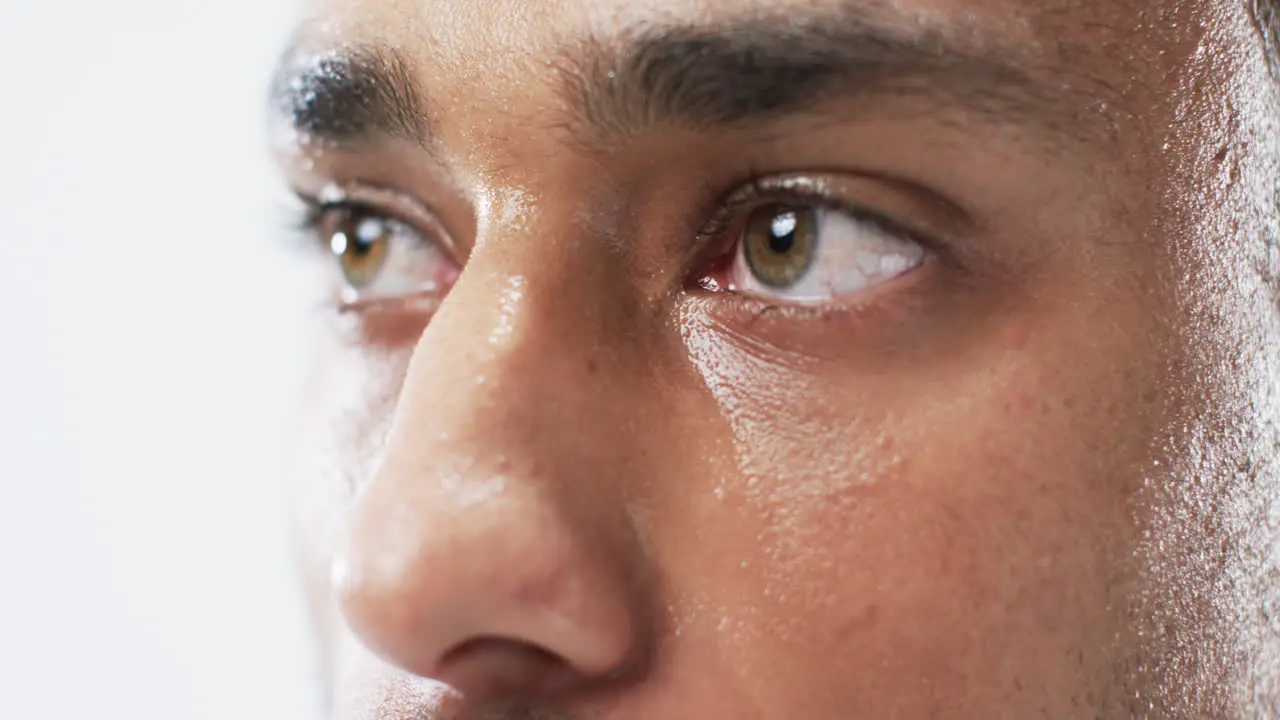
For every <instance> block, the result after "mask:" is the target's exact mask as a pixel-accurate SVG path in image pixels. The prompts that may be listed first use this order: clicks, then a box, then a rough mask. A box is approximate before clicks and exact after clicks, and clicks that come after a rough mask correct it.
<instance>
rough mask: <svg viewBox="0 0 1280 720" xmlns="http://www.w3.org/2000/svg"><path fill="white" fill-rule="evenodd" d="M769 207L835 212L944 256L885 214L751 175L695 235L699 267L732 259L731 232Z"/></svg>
mask: <svg viewBox="0 0 1280 720" xmlns="http://www.w3.org/2000/svg"><path fill="white" fill-rule="evenodd" d="M770 204H779V205H799V206H809V207H815V208H823V209H828V210H836V211H838V212H843V213H846V214H848V215H850V216H851V217H854V218H857V219H858V220H860V221H862V222H866V223H870V224H872V225H875V226H877V227H879V228H880V229H882V230H884V231H885V232H887V233H889V234H892V235H895V236H898V237H901V238H904V239H906V240H910V241H912V242H915V243H917V244H919V245H920V246H922V247H923V248H924V249H925V250H927V251H929V252H930V253H931V254H937V255H945V254H946V251H945V245H944V244H943V243H942V242H941V241H940V240H938V239H937V238H935V237H933V236H931V235H928V234H926V233H923V232H921V231H919V230H917V229H915V228H911V227H908V226H906V225H904V224H903V223H901V222H898V221H896V220H893V219H892V218H890V217H888V216H887V215H885V214H884V213H880V212H877V211H875V210H871V209H869V208H867V207H866V206H863V205H858V204H856V203H851V202H848V201H845V200H842V199H841V198H839V197H834V196H832V195H830V194H827V193H823V192H819V191H816V190H811V189H809V188H806V187H801V186H800V183H799V182H798V181H797V179H796V178H794V177H789V178H788V177H784V178H782V179H778V178H776V177H775V178H770V177H765V176H761V175H757V174H755V173H752V174H751V176H750V179H749V180H748V181H747V182H746V183H744V184H743V185H740V186H738V188H737V189H736V190H734V191H733V192H732V193H731V194H730V195H729V196H728V197H727V198H726V199H724V200H721V201H720V202H719V203H718V204H717V206H716V209H715V211H714V212H713V213H712V215H711V217H710V218H709V219H708V220H707V221H706V223H704V225H703V226H702V228H701V230H699V231H698V234H697V239H696V247H698V248H699V249H701V253H702V254H703V257H702V258H701V260H702V262H701V265H706V264H708V262H710V264H716V263H718V262H721V261H727V260H729V259H731V258H732V253H733V252H734V250H735V245H734V244H732V243H736V242H737V241H738V238H737V237H736V235H737V233H734V236H732V237H729V234H730V231H733V230H735V229H736V225H737V223H738V221H739V220H741V219H743V218H745V217H746V216H747V215H748V214H750V213H751V212H752V211H754V210H756V209H758V208H760V207H762V206H765V205H770ZM706 253H710V254H711V256H710V258H708V257H706Z"/></svg>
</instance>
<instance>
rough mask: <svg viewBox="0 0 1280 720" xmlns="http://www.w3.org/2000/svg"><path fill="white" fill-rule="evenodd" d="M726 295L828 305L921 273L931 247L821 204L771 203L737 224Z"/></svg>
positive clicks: (726, 282) (726, 283)
mask: <svg viewBox="0 0 1280 720" xmlns="http://www.w3.org/2000/svg"><path fill="white" fill-rule="evenodd" d="M738 227H740V229H739V230H738V231H737V235H738V237H737V238H736V245H735V247H734V249H733V256H732V260H731V262H730V264H729V267H728V271H727V277H726V278H725V279H724V280H725V283H724V284H725V285H726V289H728V290H731V291H737V292H742V293H744V294H749V295H754V296H758V297H762V298H767V299H773V300H782V301H787V302H794V303H819V302H826V301H829V300H832V299H835V298H838V297H840V296H844V295H850V294H853V293H857V292H860V291H863V290H866V289H868V288H871V287H874V286H876V285H878V284H880V283H883V282H887V281H889V280H892V279H893V278H895V277H898V276H899V275H903V274H904V273H906V272H909V271H910V270H913V269H915V268H916V267H918V266H919V265H920V264H921V263H922V262H923V261H924V259H925V251H924V248H923V247H922V246H921V245H920V244H919V243H917V242H915V241H913V240H911V239H909V238H908V237H906V236H905V235H903V234H902V233H900V232H895V231H893V230H891V229H889V228H888V227H886V226H885V225H884V224H883V223H880V222H877V221H875V220H871V219H867V218H863V217H859V216H857V215H855V214H854V213H852V212H850V211H847V210H843V209H840V208H837V207H830V206H825V205H821V204H818V203H803V202H801V203H770V204H766V205H761V206H758V207H756V208H755V209H754V210H752V211H751V212H750V213H749V214H748V215H747V216H746V218H745V220H743V221H742V222H741V223H740V225H739V226H738Z"/></svg>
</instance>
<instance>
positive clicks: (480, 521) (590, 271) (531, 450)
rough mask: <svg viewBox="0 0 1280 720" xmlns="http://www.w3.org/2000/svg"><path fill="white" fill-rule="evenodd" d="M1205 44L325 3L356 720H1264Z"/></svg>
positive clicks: (333, 379) (1278, 411)
mask: <svg viewBox="0 0 1280 720" xmlns="http://www.w3.org/2000/svg"><path fill="white" fill-rule="evenodd" d="M1277 106H1278V103H1277V97H1276V91H1275V84H1274V82H1273V79H1272V77H1271V76H1270V75H1269V74H1268V66H1267V62H1266V57H1265V53H1264V44H1263V42H1262V39H1261V36H1260V33H1259V27H1258V25H1257V24H1255V22H1254V21H1253V18H1252V17H1251V15H1250V13H1249V8H1248V7H1247V3H1240V2H1235V1H1234V0H1213V1H1209V0H1199V1H1191V0H1185V1H1184V0H1105V1H1104V0H1053V1H1050V2H1044V1H1043V0H1034V1H1033V0H897V1H889V0H773V1H768V0H625V1H624V0H554V1H552V0H547V1H546V2H536V3H532V2H529V3H523V2H522V3H516V2H485V3H477V2H471V1H470V0H330V1H328V2H324V3H321V4H319V5H317V6H315V7H314V8H313V13H312V14H311V16H310V18H309V19H308V20H307V21H306V22H305V23H303V24H302V25H301V27H300V29H299V31H298V34H297V37H296V39H295V42H294V44H293V46H292V47H291V48H290V50H289V51H288V52H287V53H286V54H285V56H284V58H283V59H282V62H281V66H280V69H279V72H278V75H277V78H276V82H275V83H274V87H273V93H272V102H271V107H272V110H273V117H274V118H275V120H276V128H275V130H276V133H275V137H276V139H277V146H276V148H275V149H276V153H277V157H278V158H279V161H280V167H281V170H282V173H283V175H284V177H285V178H286V180H287V182H288V183H289V185H290V186H291V187H292V188H293V189H294V191H295V192H296V193H297V194H298V195H299V197H300V198H302V199H303V202H304V203H305V204H306V205H307V206H308V209H307V210H306V213H305V223H304V224H305V227H306V228H307V232H308V233H309V234H310V235H312V236H314V243H313V244H314V246H315V252H314V253H311V254H312V255H313V256H314V258H315V259H317V260H319V261H320V263H318V264H317V272H319V273H322V274H323V277H325V278H326V281H327V282H328V283H329V284H330V285H331V287H332V297H331V301H330V303H329V305H330V306H331V307H330V309H329V310H327V311H326V313H325V332H324V333H323V334H322V340H321V343H320V347H319V348H318V362H317V365H316V370H315V377H314V382H313V388H314V392H313V394H312V396H311V407H310V408H309V411H308V413H307V417H308V427H307V433H306V437H305V444H304V448H303V450H304V451H303V452H302V453H300V465H299V472H298V479H297V503H296V523H295V525H296V528H297V536H298V540H299V543H298V547H299V558H300V563H301V566H302V568H303V571H304V576H305V579H306V585H307V589H308V597H309V599H310V601H311V609H312V613H313V616H314V620H315V625H316V627H317V631H318V636H319V638H320V647H321V650H322V657H323V665H324V673H325V678H326V681H327V690H326V692H327V694H328V695H329V699H330V702H331V709H332V711H333V714H334V717H336V718H339V719H341V720H365V719H368V720H373V719H382V718H385V719H391V718H396V719H406V720H426V719H428V718H443V719H450V720H452V719H457V720H471V719H473V718H496V719H503V720H520V719H521V718H543V719H546V720H555V719H557V718H602V719H608V720H615V719H616V720H621V719H631V718H735V719H736V718H802V719H813V720H826V719H829V718H877V719H879V718H934V717H937V718H974V719H979V718H984V719H985V718H1041V717H1043V718H1055V719H1056V718H1131V717H1133V718H1266V717H1278V716H1280V707H1277V706H1276V703H1277V699H1278V698H1280V671H1277V670H1276V663H1277V660H1280V647H1277V645H1278V643H1277V639H1278V638H1280V632H1278V631H1280V614H1278V611H1277V609H1276V602H1277V600H1278V599H1280V598H1277V593H1276V592H1275V591H1274V588H1276V587H1277V582H1280V577H1277V573H1276V567H1277V563H1276V557H1275V552H1276V551H1275V546H1276V533H1275V531H1274V530H1275V528H1276V526H1277V524H1280V507H1277V506H1276V502H1275V501H1276V499H1277V498H1280V482H1278V478H1280V476H1278V475H1277V472H1276V469H1275V468H1274V467H1273V466H1272V463H1271V460H1272V458H1273V457H1274V455H1275V447H1276V438H1275V433H1276V428H1275V425H1276V420H1277V419H1280V407H1277V397H1276V390H1277V387H1280V386H1278V385H1277V378H1276V368H1280V364H1278V363H1280V357H1278V355H1280V337H1278V336H1277V329H1278V327H1280V326H1278V325H1277V322H1276V313H1275V303H1274V297H1275V287H1274V281H1273V278H1274V277H1275V274H1276V272H1277V270H1278V269H1280V259H1278V257H1277V255H1276V254H1275V252H1274V251H1273V250H1272V245H1270V244H1269V243H1268V242H1267V239H1268V238H1274V237H1276V236H1277V235H1278V233H1277V229H1276V225H1277V218H1276V210H1275V198H1276V187H1278V184H1277V183H1278V181H1280V172H1278V171H1277V158H1280V147H1278V146H1277V141H1276V138H1277V127H1276V119H1277V115H1278V113H1277V112H1276V110H1275V108H1276V107H1277Z"/></svg>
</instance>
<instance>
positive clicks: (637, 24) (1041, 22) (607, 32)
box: [299, 0, 1221, 80]
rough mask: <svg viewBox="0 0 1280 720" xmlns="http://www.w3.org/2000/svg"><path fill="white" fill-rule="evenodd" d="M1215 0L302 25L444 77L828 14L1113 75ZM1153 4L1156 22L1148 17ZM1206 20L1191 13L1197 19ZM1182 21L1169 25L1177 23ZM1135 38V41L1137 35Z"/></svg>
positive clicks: (446, 2)
mask: <svg viewBox="0 0 1280 720" xmlns="http://www.w3.org/2000/svg"><path fill="white" fill-rule="evenodd" d="M1220 4H1221V3H1219V2H1217V0H1213V1H1212V2H1205V3H1186V2H1177V0H543V1H541V2H538V1H533V2H529V1H524V0H522V1H519V2H512V1H511V0H493V1H491V2H474V1H473V0H313V2H312V4H311V13H310V15H311V17H312V18H314V21H312V22H309V23H306V24H304V25H303V27H302V28H301V30H300V33H299V35H300V38H301V39H302V41H303V42H306V43H308V44H309V43H315V44H317V45H320V46H323V45H327V44H334V43H340V42H350V41H375V40H376V41H379V42H385V43H388V44H390V45H393V46H396V47H399V48H401V49H403V50H405V51H406V52H408V53H409V54H411V55H412V56H414V57H415V58H416V59H417V60H418V62H420V63H422V64H423V65H425V66H426V67H425V68H419V70H420V71H427V72H430V71H431V70H434V69H437V68H439V69H447V70H448V71H449V73H450V74H451V76H453V77H459V76H474V77H482V78H484V77H487V78H489V79H490V80H494V79H500V78H501V76H503V75H504V74H509V73H513V72H514V73H515V74H517V75H521V76H529V75H534V74H537V72H538V71H539V68H538V67H537V65H531V64H529V63H538V62H544V63H545V62H547V60H548V59H549V58H553V57H555V56H557V55H558V54H560V53H561V52H562V51H563V50H564V49H565V48H566V47H573V46H580V45H581V43H582V42H583V41H584V40H590V41H591V42H593V43H600V44H605V45H607V44H610V43H616V42H620V41H622V40H623V39H624V38H627V37H630V36H635V35H638V34H642V33H644V32H646V31H649V30H652V29H654V28H664V27H689V26H723V25H726V24H733V23H737V22H747V21H751V20H757V19H771V20H783V21H785V22H790V23H794V24H797V25H803V24H806V23H810V22H830V21H832V20H833V19H835V18H843V19H849V20H854V21H859V22H865V23H869V24H874V25H883V26H889V27H895V28H899V29H902V30H904V31H911V30H922V31H928V32H937V33H939V34H940V35H943V36H945V37H946V39H947V40H948V41H949V42H951V43H953V44H956V45H966V46H969V47H974V48H987V47H999V48H1005V49H1009V50H1011V51H1016V52H1017V53H1018V54H1020V55H1021V56H1022V57H1023V59H1024V60H1025V61H1026V62H1027V63H1028V64H1042V65H1054V64H1058V63H1059V62H1060V61H1061V64H1062V65H1066V66H1071V65H1073V64H1078V63H1079V62H1080V61H1081V60H1082V59H1085V58H1094V57H1097V58H1106V59H1107V67H1108V68H1109V69H1110V71H1111V72H1112V73H1113V74H1115V75H1116V76H1124V75H1132V74H1133V73H1132V72H1130V70H1129V65H1130V63H1131V62H1132V63H1134V64H1135V65H1137V66H1141V65H1142V64H1143V63H1146V64H1148V65H1149V63H1150V61H1151V60H1154V59H1157V58H1159V57H1161V56H1163V55H1164V53H1163V52H1162V51H1161V49H1160V48H1161V47H1162V46H1167V45H1168V44H1171V43H1176V42H1177V41H1178V39H1179V37H1181V38H1182V39H1186V37H1187V36H1189V35H1191V34H1193V33H1192V32H1191V31H1190V28H1191V27H1192V26H1193V23H1190V22H1182V21H1185V20H1189V19H1190V18H1191V17H1192V16H1194V15H1197V14H1201V15H1203V14H1205V13H1207V12H1208V6H1211V5H1220ZM1157 15H1159V17H1160V22H1154V23H1153V22H1151V18H1152V17H1156V16H1157ZM1203 25H1204V23H1200V26H1201V27H1203ZM1180 28H1181V29H1183V30H1181V31H1179V29H1180ZM1135 40H1142V41H1143V42H1139V43H1137V44H1135Z"/></svg>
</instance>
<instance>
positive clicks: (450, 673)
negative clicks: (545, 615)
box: [434, 637, 575, 698]
mask: <svg viewBox="0 0 1280 720" xmlns="http://www.w3.org/2000/svg"><path fill="white" fill-rule="evenodd" d="M574 675H575V673H574V669H573V668H572V667H570V665H569V664H568V663H567V662H565V660H564V658H562V657H560V656H559V655H556V654H555V653H552V652H549V651H547V650H545V649H543V648H541V647H539V646H537V645H533V644H531V643H527V642H523V641H520V640H512V639H508V638H501V637H479V638H472V639H470V640H467V641H466V642H464V643H462V644H461V645H458V646H457V647H455V648H453V649H451V650H449V651H448V652H447V653H445V654H444V655H443V656H442V657H441V658H440V663H439V665H438V666H437V667H436V672H435V673H434V676H435V679H436V680H439V681H440V682H443V683H445V684H447V685H450V686H451V687H453V688H454V689H456V690H458V691H459V692H462V693H463V694H464V695H465V694H477V695H483V696H485V697H490V698H503V697H514V696H520V697H525V698H527V697H529V696H531V695H532V696H536V695H553V694H555V693H556V692H557V691H558V690H559V689H561V688H563V687H565V686H566V685H568V684H570V683H571V682H572V681H573V678H574Z"/></svg>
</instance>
